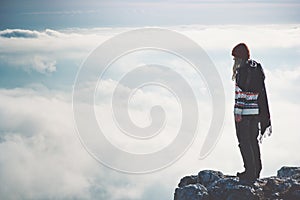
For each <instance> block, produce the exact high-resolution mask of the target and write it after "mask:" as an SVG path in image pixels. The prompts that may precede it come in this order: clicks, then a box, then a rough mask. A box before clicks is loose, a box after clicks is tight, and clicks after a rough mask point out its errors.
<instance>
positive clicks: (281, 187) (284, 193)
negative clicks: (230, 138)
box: [174, 167, 300, 200]
mask: <svg viewBox="0 0 300 200" xmlns="http://www.w3.org/2000/svg"><path fill="white" fill-rule="evenodd" d="M299 177H300V167H282V168H281V169H280V170H278V172H277V176H272V177H268V178H262V179H257V180H256V181H255V182H254V183H247V182H245V181H240V180H239V178H238V177H235V176H228V175H224V174H223V173H222V172H220V171H213V170H203V171H200V172H199V173H198V176H195V175H192V176H185V177H184V178H182V179H181V180H180V183H179V184H178V188H176V190H175V194H174V199H175V200H203V199H205V200H208V199H209V200H243V199H245V200H252V199H253V200H267V199H287V200H294V199H295V200H296V199H300V178H299Z"/></svg>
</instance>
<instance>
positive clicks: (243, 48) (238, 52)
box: [231, 43, 250, 60]
mask: <svg viewBox="0 0 300 200" xmlns="http://www.w3.org/2000/svg"><path fill="white" fill-rule="evenodd" d="M231 54H232V55H233V56H234V57H236V58H242V59H245V60H248V59H249V58H250V52H249V49H248V47H247V45H246V44H244V43H240V44H238V45H236V46H235V47H234V48H233V49H232V53H231Z"/></svg>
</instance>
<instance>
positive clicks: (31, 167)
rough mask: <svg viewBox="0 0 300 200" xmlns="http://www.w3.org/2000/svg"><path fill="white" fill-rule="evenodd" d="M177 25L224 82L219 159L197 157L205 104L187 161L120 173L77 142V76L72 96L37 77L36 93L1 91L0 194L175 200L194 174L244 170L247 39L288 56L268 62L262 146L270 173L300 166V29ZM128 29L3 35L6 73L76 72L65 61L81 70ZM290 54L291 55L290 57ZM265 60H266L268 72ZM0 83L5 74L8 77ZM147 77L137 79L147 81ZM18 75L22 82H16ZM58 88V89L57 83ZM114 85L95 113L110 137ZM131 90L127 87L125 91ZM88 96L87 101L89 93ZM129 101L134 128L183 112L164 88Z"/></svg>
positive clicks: (107, 84)
mask: <svg viewBox="0 0 300 200" xmlns="http://www.w3.org/2000/svg"><path fill="white" fill-rule="evenodd" d="M169 28H170V29H172V30H176V31H179V32H180V33H183V34H185V35H187V36H189V37H191V39H193V40H195V41H196V42H198V43H199V44H200V45H201V46H203V47H204V49H205V50H206V49H207V50H208V52H209V55H210V56H211V57H212V59H213V61H214V62H215V64H216V66H217V68H218V70H219V73H220V75H221V78H222V80H223V83H224V85H225V93H226V97H227V98H226V111H227V113H226V119H225V124H224V128H223V134H222V137H221V138H220V140H219V142H218V144H217V145H216V148H215V149H214V150H213V152H212V153H211V154H210V155H209V156H208V157H207V158H206V159H204V160H198V155H199V151H200V149H201V148H200V147H201V146H202V143H203V138H204V136H205V134H206V131H205V130H207V129H208V126H209V118H210V116H209V115H208V113H209V111H210V105H209V103H208V102H207V101H203V102H200V103H201V104H200V109H201V113H200V114H201V116H200V126H199V129H200V130H199V134H198V135H197V137H196V139H195V141H194V143H193V145H192V146H191V148H190V149H189V150H188V151H187V152H186V154H185V155H184V156H183V157H182V158H181V159H179V160H178V161H177V162H175V163H174V164H173V165H171V166H170V167H168V168H166V169H164V170H161V171H159V172H156V173H152V174H146V175H138V176H135V175H128V174H122V173H118V172H115V171H113V170H110V169H108V168H106V167H104V166H102V165H101V164H99V163H97V162H96V161H95V160H94V159H92V158H91V157H90V155H89V154H88V153H87V152H86V151H85V149H84V148H83V146H82V145H81V143H80V141H79V140H78V138H77V136H76V131H75V129H74V126H75V124H74V121H73V113H72V102H71V92H70V90H71V88H72V85H73V79H72V81H71V82H70V83H68V85H67V86H68V87H69V88H70V89H69V90H68V91H67V92H66V91H60V90H55V89H47V87H45V86H43V85H42V84H41V83H40V82H39V81H37V80H28V82H29V83H31V85H29V86H28V85H27V84H26V85H27V86H25V84H24V85H21V87H20V88H14V89H3V88H2V89H0V151H1V154H0V180H1V183H2V185H5V186H3V187H0V198H1V199H19V198H25V199H112V200H116V199H143V200H148V199H149V200H150V199H158V198H161V199H172V195H173V192H174V188H175V187H176V184H177V183H178V181H179V178H181V177H182V176H184V175H187V174H192V173H194V174H196V173H197V172H198V171H199V170H201V169H217V170H222V171H224V172H225V173H228V174H234V173H236V171H238V170H241V169H242V160H241V157H240V154H239V150H238V146H237V139H236V137H235V130H234V123H233V117H232V105H233V91H234V88H233V87H234V85H233V82H232V81H231V79H230V77H231V75H230V73H231V66H232V60H231V57H230V50H231V47H232V46H233V45H235V44H236V42H240V41H241V40H245V41H246V42H248V43H249V44H250V45H249V46H251V47H253V49H254V50H253V52H254V53H255V52H257V51H256V50H259V52H264V53H265V54H269V53H271V51H272V50H273V49H276V50H280V55H281V56H280V57H274V58H272V59H273V60H276V61H277V60H278V59H280V60H284V62H282V63H281V62H280V63H276V62H275V64H276V65H266V66H271V67H266V69H265V73H266V76H267V79H266V81H267V90H268V92H269V95H270V97H269V99H270V108H271V115H272V120H273V126H274V135H273V136H272V137H271V138H267V139H266V140H264V143H263V145H262V160H263V167H264V168H263V176H266V175H273V174H275V173H276V172H275V170H276V169H278V168H279V167H280V166H281V165H299V163H300V160H299V159H298V157H297V155H296V153H295V152H299V148H298V145H297V142H298V141H299V140H300V138H299V134H298V133H297V127H298V121H297V119H298V115H299V112H300V107H299V104H298V101H297V100H298V99H299V94H300V93H299V88H298V84H297V83H298V82H299V74H300V70H299V66H300V65H299V64H300V63H299V60H297V57H296V58H291V57H290V54H289V51H292V52H294V53H295V55H298V54H299V52H300V51H299V46H300V44H299V40H298V38H299V34H300V32H299V30H300V29H299V25H267V26H252V27H248V26H201V25H193V26H186V27H183V26H179V27H169ZM126 30H131V28H115V29H111V28H95V29H68V30H59V31H56V30H45V31H32V33H35V34H37V37H32V38H30V37H29V38H24V37H22V38H20V37H3V36H2V37H0V43H1V45H0V52H1V62H4V63H5V67H6V68H18V67H19V68H20V69H22V70H25V71H37V72H39V73H40V74H42V75H44V74H49V73H53V72H55V73H54V74H57V73H58V74H59V73H61V71H63V70H64V69H65V68H75V70H77V68H78V65H71V66H69V65H67V64H66V62H65V61H66V60H72V61H74V60H75V61H76V62H78V63H81V62H82V60H84V58H85V57H86V56H87V55H88V53H89V52H90V51H92V50H93V49H94V48H96V47H97V45H98V44H101V42H103V41H105V40H106V39H108V38H110V37H112V36H114V35H115V34H117V33H120V32H122V31H126ZM26 31H28V30H25V32H26ZM29 32H30V31H29ZM30 33H31V32H30ZM265 36H268V37H265ZM271 42H272V43H271ZM251 49H252V48H251ZM287 49H288V50H289V51H285V50H287ZM297 51H298V54H297ZM215 52H221V54H222V55H219V54H214V53H215ZM224 54H225V55H224ZM153 55H154V56H153ZM142 56H143V54H137V55H135V56H131V57H127V59H126V58H125V59H124V60H120V61H121V63H119V66H118V65H115V66H111V67H112V68H111V70H112V71H111V74H110V75H116V74H117V75H120V74H121V75H122V73H123V72H124V71H126V69H127V70H128V69H129V68H130V66H135V65H138V64H141V62H140V61H141V60H142V58H143V57H142ZM224 57H225V58H224ZM129 58H130V59H129ZM153 58H156V59H157V60H156V61H157V62H158V61H162V60H163V59H160V58H159V57H158V56H157V55H156V54H152V57H151V56H150V57H148V60H149V59H150V60H152V59H153ZM135 59H136V60H135ZM167 60H168V61H164V64H166V65H171V66H172V65H175V66H178V69H181V70H184V69H185V68H184V67H183V65H182V63H181V62H178V61H177V60H172V59H170V60H169V59H167ZM266 62H267V61H266V60H264V59H262V64H263V66H265V64H266ZM114 67H116V68H114ZM189 69H190V68H189ZM114 70H115V71H114ZM147 73H148V74H149V73H150V72H149V71H147V72H145V73H144V74H143V76H147ZM156 73H157V74H161V73H162V72H156ZM151 74H155V73H153V72H151ZM191 74H192V72H191V71H189V70H187V71H186V77H187V78H188V79H189V80H190V81H191V82H192V83H193V82H194V83H195V82H196V83H199V80H197V78H193V77H192V75H191ZM63 75H65V76H68V75H70V73H69V72H68V71H67V72H66V73H65V74H63ZM108 75H109V74H108ZM0 76H6V74H5V73H1V74H0ZM143 76H141V77H138V78H139V79H142V78H143ZM108 77H109V76H108ZM10 78H12V79H14V76H11V77H10ZM64 78H65V77H64ZM74 78H75V75H74ZM51 81H52V83H53V84H54V83H56V81H57V80H55V79H51ZM132 81H134V80H132ZM116 82H117V79H105V80H104V82H103V88H100V89H102V90H100V91H99V92H100V93H99V96H96V97H99V98H98V99H97V100H99V101H98V102H99V105H96V106H95V108H96V109H97V110H96V112H95V113H96V114H97V115H98V116H100V119H103V118H104V120H105V121H104V125H106V126H107V127H106V128H107V129H108V130H114V129H116V127H115V124H114V122H113V121H112V120H111V119H108V118H109V117H110V116H111V115H110V112H109V110H110V109H111V107H110V101H109V100H110V99H109V98H108V97H107V96H108V95H109V94H111V92H112V90H113V89H114V87H115V85H116ZM89 86H90V85H89V83H86V84H85V85H84V84H83V85H82V87H83V89H86V92H89V91H90V88H89ZM196 86H197V87H199V88H200V89H199V90H200V91H197V92H198V93H199V94H201V93H204V94H207V93H208V91H207V90H202V89H203V84H198V85H196ZM123 89H124V90H128V89H129V88H128V87H125V86H124V88H123ZM82 94H85V93H84V91H83V93H82ZM201 97H203V96H201ZM130 103H132V104H133V107H132V108H133V110H132V113H131V114H132V115H133V116H132V118H133V121H134V122H137V123H138V124H141V123H142V122H144V123H145V124H148V123H149V122H150V120H149V118H148V114H149V112H148V111H149V108H150V107H151V106H153V105H154V104H160V105H165V107H166V108H168V110H167V112H169V115H170V116H171V117H175V115H177V114H178V109H176V106H178V105H177V104H176V102H175V101H174V99H172V98H171V97H170V95H169V96H168V95H166V92H165V91H161V90H156V89H153V90H145V91H143V90H140V91H137V92H136V93H135V96H133V98H132V101H131V102H130ZM175 123H176V122H175ZM169 131H172V130H170V129H169ZM117 134H118V133H117V132H112V133H111V134H110V136H111V137H112V139H115V140H112V141H113V142H119V145H120V146H122V145H123V147H124V148H127V150H135V151H136V150H138V149H140V148H141V147H144V148H147V147H149V146H146V145H143V143H141V144H134V142H135V141H127V140H122V138H123V137H118V135H117ZM113 137H114V138H113ZM124 138H126V137H124ZM169 138H170V135H168V137H161V138H160V139H159V141H156V143H155V145H157V146H155V145H152V146H150V147H151V148H152V149H151V148H149V149H150V150H149V149H146V150H145V152H147V150H148V151H151V150H153V148H154V149H155V148H156V147H161V146H160V145H165V144H166V143H165V142H166V141H167V140H168V139H169ZM117 139H118V140H119V141H117ZM120 140H121V141H120ZM149 143H150V142H149ZM126 144H127V145H128V144H130V145H132V146H126ZM117 145H118V144H117ZM279 146H280V147H281V148H280V149H279V148H278V147H279ZM162 177H163V178H162ZM155 195H156V196H155Z"/></svg>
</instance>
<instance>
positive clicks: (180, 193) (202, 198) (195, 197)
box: [174, 183, 209, 200]
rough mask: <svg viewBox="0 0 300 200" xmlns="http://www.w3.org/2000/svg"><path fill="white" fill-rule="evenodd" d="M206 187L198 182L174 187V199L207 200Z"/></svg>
mask: <svg viewBox="0 0 300 200" xmlns="http://www.w3.org/2000/svg"><path fill="white" fill-rule="evenodd" d="M208 199H209V198H208V193H207V189H206V188H205V187H204V186H203V185H201V184H199V183H196V184H190V185H186V186H184V187H180V188H176V190H175V196H174V200H208Z"/></svg>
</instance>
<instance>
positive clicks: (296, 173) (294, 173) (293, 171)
mask: <svg viewBox="0 0 300 200" xmlns="http://www.w3.org/2000/svg"><path fill="white" fill-rule="evenodd" d="M277 177H280V178H287V177H292V178H294V179H300V168H299V167H281V168H280V170H278V171H277Z"/></svg>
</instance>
